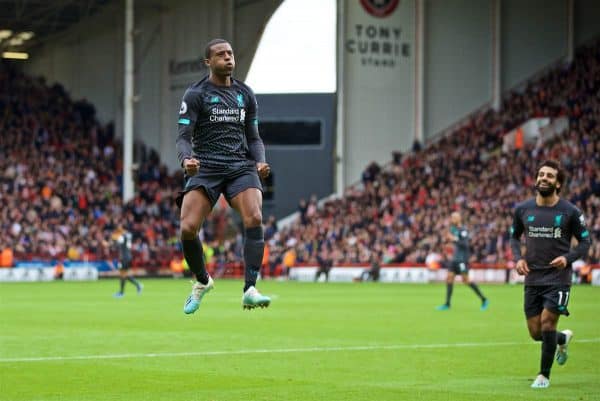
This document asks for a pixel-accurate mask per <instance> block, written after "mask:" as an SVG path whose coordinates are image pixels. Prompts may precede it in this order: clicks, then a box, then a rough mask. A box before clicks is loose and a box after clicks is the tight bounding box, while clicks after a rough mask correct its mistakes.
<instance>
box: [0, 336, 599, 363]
mask: <svg viewBox="0 0 600 401" xmlns="http://www.w3.org/2000/svg"><path fill="white" fill-rule="evenodd" d="M598 342H600V338H588V339H577V340H576V343H598ZM531 344H536V343H535V342H533V341H531V342H495V343H455V344H397V345H357V346H347V347H308V348H273V349H247V350H224V351H202V352H162V353H147V354H106V355H73V356H41V357H23V358H0V363H10V362H49V361H77V360H89V359H128V358H169V357H178V356H184V357H185V356H218V355H244V354H288V353H301V352H338V351H377V350H398V349H427V348H469V347H508V346H515V345H531Z"/></svg>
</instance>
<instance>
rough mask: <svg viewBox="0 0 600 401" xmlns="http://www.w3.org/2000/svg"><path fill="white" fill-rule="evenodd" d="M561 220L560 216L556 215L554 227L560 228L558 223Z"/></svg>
mask: <svg viewBox="0 0 600 401" xmlns="http://www.w3.org/2000/svg"><path fill="white" fill-rule="evenodd" d="M561 220H562V214H557V215H556V216H554V226H555V227H556V226H560V221H561Z"/></svg>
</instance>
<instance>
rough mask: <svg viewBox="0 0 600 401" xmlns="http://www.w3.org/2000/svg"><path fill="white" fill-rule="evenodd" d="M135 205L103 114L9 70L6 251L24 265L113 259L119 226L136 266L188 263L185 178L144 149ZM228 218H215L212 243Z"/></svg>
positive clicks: (2, 108)
mask: <svg viewBox="0 0 600 401" xmlns="http://www.w3.org/2000/svg"><path fill="white" fill-rule="evenodd" d="M135 148H136V151H137V153H138V154H137V155H136V159H137V160H138V161H139V164H138V167H137V171H136V173H135V185H136V191H135V193H136V195H135V197H134V198H133V199H132V200H131V201H130V202H128V203H127V204H123V202H122V199H121V191H122V185H121V184H122V172H123V166H122V147H121V144H120V141H119V140H118V138H116V137H115V132H114V126H113V125H112V124H108V125H102V124H100V123H99V122H98V121H97V119H96V112H95V109H94V107H93V106H92V105H91V104H90V103H88V102H87V101H85V100H82V101H73V100H71V98H70V97H69V95H68V94H67V93H66V91H65V90H64V89H63V87H61V86H60V85H58V84H55V85H53V86H48V85H47V84H46V82H45V81H44V79H42V78H31V77H28V76H27V75H24V74H22V73H20V72H18V71H16V70H15V69H13V68H10V66H8V65H6V64H0V248H6V247H10V248H11V250H12V253H13V255H14V259H15V260H30V259H42V260H60V259H71V260H84V259H85V260H91V261H93V260H100V259H108V258H111V257H112V256H113V254H114V249H113V247H111V244H110V238H111V233H112V232H113V230H114V229H115V227H116V225H117V223H118V222H122V223H124V225H125V226H126V227H127V228H128V229H129V230H130V231H131V232H132V233H133V238H134V240H133V247H134V249H133V253H134V256H135V263H136V264H137V265H141V266H152V265H162V266H165V265H166V266H168V265H169V262H170V260H171V259H172V258H173V257H176V255H177V254H178V253H179V249H178V247H179V244H178V240H177V227H178V220H179V212H178V210H177V208H176V206H175V203H174V202H173V197H174V194H175V193H176V192H177V191H178V190H179V189H180V188H181V182H182V180H183V177H182V175H181V174H180V173H176V174H174V175H169V174H168V173H167V169H166V168H165V167H164V166H161V164H160V159H159V157H158V155H157V153H156V152H154V151H152V150H148V149H147V148H146V147H145V146H144V145H143V144H139V143H137V144H136V146H135ZM224 215H226V214H225V213H223V212H222V213H215V217H214V218H213V219H211V220H210V221H209V222H208V224H207V227H206V235H207V239H208V240H211V238H210V235H214V234H215V231H216V230H218V229H219V228H220V226H221V225H222V224H220V222H221V221H222V220H223V216H224Z"/></svg>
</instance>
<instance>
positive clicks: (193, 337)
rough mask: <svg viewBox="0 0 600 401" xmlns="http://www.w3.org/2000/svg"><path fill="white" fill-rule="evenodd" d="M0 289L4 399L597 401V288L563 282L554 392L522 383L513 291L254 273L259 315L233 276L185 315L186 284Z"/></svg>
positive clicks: (532, 356)
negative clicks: (568, 288)
mask: <svg viewBox="0 0 600 401" xmlns="http://www.w3.org/2000/svg"><path fill="white" fill-rule="evenodd" d="M144 284H145V289H144V293H143V294H142V295H141V296H137V295H136V294H135V291H134V288H133V287H132V286H131V285H130V284H128V287H127V288H126V296H125V297H124V298H122V299H115V298H113V297H112V294H113V293H114V292H115V291H116V289H117V281H116V280H101V281H98V282H85V283H73V282H54V283H10V284H1V285H0V400H2V401H22V400H28V401H32V400H52V401H55V400H56V401H58V400H61V401H92V400H98V401H110V400H127V401H129V400H136V401H137V400H149V401H161V400H164V401H192V400H203V401H204V400H207V401H211V400H214V401H236V400H240V401H242V400H243V401H257V400H265V401H266V400H273V401H281V400H302V401H312V400H319V401H321V400H328V401H332V400H340V401H341V400H344V401H348V400H357V401H358V400H360V401H366V400H377V401H384V400H411V401H412V400H428V401H436V400H444V401H449V400H458V401H468V400H477V401H483V400H502V401H505V400H509V401H518V400H523V401H525V400H527V401H530V400H561V401H565V400H573V401H584V400H600V319H598V308H599V307H600V302H599V301H600V288H592V287H589V286H587V287H586V286H578V287H574V288H573V291H572V298H571V302H570V306H569V309H570V311H571V316H570V317H569V318H562V319H561V322H560V326H559V329H565V328H570V329H572V330H573V331H574V333H575V337H574V339H573V342H572V343H571V347H570V357H569V361H568V362H567V364H566V365H565V366H557V365H556V364H555V365H554V368H553V371H552V377H551V387H550V388H549V389H538V390H533V389H530V388H529V385H530V383H531V381H532V380H533V378H534V377H535V374H536V373H537V371H538V368H539V350H540V344H539V343H534V342H533V341H531V340H530V339H529V338H528V335H527V330H526V326H525V319H524V317H523V313H522V302H523V294H522V293H523V288H522V287H521V286H518V285H514V286H513V285H487V286H482V289H483V291H484V293H485V294H486V295H487V296H488V297H489V299H490V300H491V305H490V309H489V310H488V311H485V312H482V311H480V310H479V302H478V299H477V298H476V297H475V295H474V294H473V293H472V291H471V290H470V289H469V288H468V287H466V286H463V285H462V284H461V283H457V285H456V287H455V291H454V298H453V301H454V302H453V307H452V310H451V311H448V312H438V311H436V310H435V306H436V305H438V304H440V303H441V302H442V300H443V298H444V292H445V287H444V285H442V284H432V285H402V284H373V283H362V284H361V283H353V284H350V283H347V284H342V283H340V284H333V283H328V284H326V283H318V284H314V283H295V282H273V281H264V282H260V283H259V288H260V289H261V291H262V292H263V293H265V294H270V295H273V303H272V305H271V307H270V308H268V309H258V310H252V311H244V310H242V308H241V304H240V301H241V286H242V283H241V282H240V281H225V280H221V281H217V282H216V283H215V284H216V287H215V290H214V291H213V292H211V293H210V294H208V295H207V296H206V297H205V298H204V300H203V304H202V306H201V308H200V310H199V311H198V312H196V314H194V315H191V316H186V315H184V314H183V312H182V307H183V302H184V300H185V298H186V297H187V295H188V292H189V289H190V285H189V282H188V281H186V280H145V281H144Z"/></svg>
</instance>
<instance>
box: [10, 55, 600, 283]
mask: <svg viewBox="0 0 600 401" xmlns="http://www.w3.org/2000/svg"><path fill="white" fill-rule="evenodd" d="M541 116H543V117H552V118H555V117H559V116H564V117H567V118H568V121H569V128H568V129H567V130H566V131H565V132H564V133H563V134H561V135H559V136H557V137H556V138H554V139H553V140H551V141H548V142H541V141H538V142H537V143H528V144H525V145H524V147H523V148H522V149H518V150H511V151H503V150H502V140H503V135H504V134H505V133H506V132H508V131H509V130H511V129H513V128H515V127H517V126H519V125H520V124H522V123H523V122H525V121H527V120H528V119H530V118H534V117H541ZM599 119H600V46H599V45H596V46H593V47H591V48H586V49H583V50H582V51H580V52H579V53H578V54H577V57H576V59H575V61H574V62H573V63H571V64H569V65H562V66H559V67H557V68H554V69H552V70H551V71H549V72H548V73H547V74H545V75H544V76H542V77H541V78H539V79H537V80H535V81H533V82H531V83H529V84H528V85H527V86H526V87H525V88H524V89H523V90H519V91H514V92H512V93H510V94H509V95H508V96H507V97H506V98H505V100H504V102H503V105H502V108H501V110H500V111H494V110H491V109H490V110H486V111H482V112H480V113H478V114H476V115H474V116H472V118H471V119H470V120H469V122H468V124H465V125H463V126H461V127H460V128H458V129H456V130H455V132H452V133H450V134H449V135H447V136H445V137H443V138H440V139H439V140H437V141H436V142H434V143H431V144H429V145H427V146H424V145H421V144H418V143H417V144H415V146H414V147H413V149H412V150H411V151H409V152H406V153H400V152H396V153H394V154H393V160H392V162H391V163H390V164H389V165H385V166H380V165H379V164H378V163H376V162H373V163H371V164H370V165H368V166H367V168H366V169H365V171H364V174H363V177H362V182H361V185H356V186H353V187H351V188H348V189H347V191H346V193H345V195H344V196H343V197H342V198H335V199H331V200H328V201H325V202H322V204H320V205H319V204H318V202H317V199H316V198H315V197H314V196H313V197H311V198H310V199H309V200H308V201H305V200H301V201H300V204H299V207H298V211H299V218H298V219H297V221H295V222H294V223H292V224H291V225H289V226H287V227H285V228H281V229H278V227H277V222H276V221H275V220H274V218H272V217H270V218H268V220H267V221H266V222H265V236H266V244H267V249H266V256H265V265H266V267H268V269H267V270H266V274H267V275H268V274H269V272H271V273H275V272H276V271H282V270H283V271H285V268H286V267H289V266H290V264H293V263H314V264H316V263H318V262H319V261H322V260H326V261H330V262H332V263H365V264H366V263H369V261H370V260H372V257H373V254H377V255H381V259H382V262H383V263H391V262H394V263H401V262H411V263H415V262H419V263H422V262H425V261H426V260H427V258H428V255H432V254H440V255H442V256H443V255H444V253H445V250H446V249H447V245H448V244H445V243H444V241H443V235H442V234H443V232H444V230H445V229H446V227H447V224H448V216H449V215H450V213H451V212H452V211H455V210H460V211H462V212H463V215H464V221H465V223H466V224H467V225H468V227H469V228H470V230H471V235H472V238H473V240H472V248H473V256H472V258H473V260H474V261H477V262H482V263H493V264H495V263H499V264H501V263H505V262H506V261H508V260H511V255H510V247H509V246H508V231H509V226H510V224H511V220H512V210H513V207H514V205H515V203H517V202H519V201H522V200H524V199H526V198H528V197H530V196H532V195H533V191H532V188H533V180H534V173H535V169H536V166H537V164H538V163H539V162H540V161H541V160H543V159H546V158H554V159H558V160H560V161H561V162H562V164H563V165H564V166H565V167H566V169H567V172H568V181H567V185H566V188H564V190H563V191H562V192H561V195H562V196H564V197H565V198H566V199H569V200H571V201H572V202H574V203H575V204H576V205H577V206H578V207H580V208H581V209H582V210H583V211H584V213H585V215H586V216H587V219H588V226H589V228H590V232H591V233H592V235H593V239H594V245H593V247H592V249H591V250H590V257H589V260H590V261H591V262H592V263H599V262H600V241H598V240H599V239H600V159H599V155H600V140H599V138H600V124H599V122H600V121H599ZM135 149H136V152H137V154H136V160H137V161H138V162H139V163H138V169H137V171H136V174H135V181H136V196H135V198H134V199H133V200H131V201H130V202H128V203H126V204H123V203H122V201H121V189H122V188H121V180H122V171H123V166H122V162H121V160H122V149H121V145H120V142H119V140H118V138H116V136H115V130H114V127H113V125H112V124H108V125H102V124H100V123H99V122H98V121H97V119H96V115H95V110H94V107H93V106H92V105H91V104H90V103H88V102H86V101H85V100H82V101H73V100H71V99H70V97H69V95H68V94H67V93H66V91H65V90H64V89H63V88H62V87H61V86H60V85H58V84H55V85H53V86H49V85H47V84H46V82H45V81H44V80H43V79H41V78H31V77H28V76H26V75H24V74H22V73H20V72H17V71H15V70H14V69H11V68H8V67H7V66H6V65H2V64H0V206H1V209H0V244H2V246H4V247H6V246H7V244H8V246H10V247H11V248H12V250H13V251H14V254H15V258H16V259H32V258H40V259H58V258H68V259H75V260H81V259H84V258H85V259H89V260H96V259H105V258H109V257H112V255H111V247H110V234H111V233H112V231H113V230H114V228H115V227H116V225H117V222H123V223H124V224H125V226H126V227H127V228H128V229H129V230H130V231H131V232H132V233H133V238H134V245H133V246H134V249H133V253H134V265H138V266H145V267H159V266H168V265H169V263H170V262H171V261H172V260H173V259H176V258H181V253H180V249H179V246H180V245H179V242H178V239H177V232H178V221H179V211H178V209H177V208H176V206H175V203H174V201H173V199H174V197H175V195H176V193H177V191H179V190H180V189H181V184H182V180H183V177H182V175H181V173H180V172H176V173H175V174H171V175H170V174H168V172H167V169H166V168H165V167H164V166H162V165H161V164H160V158H159V156H158V155H157V153H156V152H154V151H152V150H148V149H147V148H146V147H145V146H144V145H143V144H136V146H135ZM202 235H203V239H204V242H205V245H206V246H205V248H206V253H205V254H206V256H207V259H208V261H209V262H211V263H212V262H215V263H216V266H217V267H218V266H223V265H224V264H226V263H229V262H233V263H239V262H240V261H241V260H242V255H241V252H242V249H243V246H242V238H241V234H240V230H239V229H238V227H237V226H236V224H235V223H234V221H233V218H232V214H231V212H230V209H228V207H227V206H226V205H225V204H223V202H219V206H218V208H217V210H216V211H215V212H214V213H212V214H211V217H210V218H209V220H208V221H207V223H206V224H205V226H204V227H203V231H202ZM278 269H279V270H278Z"/></svg>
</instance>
